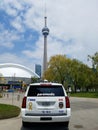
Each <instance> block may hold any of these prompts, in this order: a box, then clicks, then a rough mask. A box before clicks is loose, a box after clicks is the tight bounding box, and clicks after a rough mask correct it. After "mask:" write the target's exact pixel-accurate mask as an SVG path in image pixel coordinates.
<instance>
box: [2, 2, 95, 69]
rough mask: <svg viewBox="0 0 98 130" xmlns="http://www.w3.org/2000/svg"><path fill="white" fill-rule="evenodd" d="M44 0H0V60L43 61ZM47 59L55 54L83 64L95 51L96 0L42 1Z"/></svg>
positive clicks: (31, 63) (24, 62) (26, 63)
mask: <svg viewBox="0 0 98 130" xmlns="http://www.w3.org/2000/svg"><path fill="white" fill-rule="evenodd" d="M44 5H45V0H40V1H39V0H29V1H27V0H21V1H19V0H14V1H13V0H7V1H6V0H0V63H16V64H21V65H24V66H26V67H29V68H30V69H33V71H34V67H35V64H40V65H42V64H43V48H44V38H43V35H42V28H43V27H44V16H45V12H44V9H45V6H44ZM46 6H47V7H46V9H47V12H46V15H47V26H48V28H49V30H50V33H49V36H48V39H47V55H48V61H49V59H50V57H51V56H53V55H56V54H62V55H64V54H65V55H66V56H67V57H68V58H71V59H73V58H76V59H77V60H79V61H82V62H83V63H85V64H88V65H89V64H90V62H88V61H87V56H88V55H94V54H95V53H96V52H98V14H97V12H98V1H97V0H61V1H59V0H55V1H52V0H49V1H46Z"/></svg>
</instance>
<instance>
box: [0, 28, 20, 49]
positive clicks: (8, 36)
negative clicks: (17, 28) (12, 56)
mask: <svg viewBox="0 0 98 130" xmlns="http://www.w3.org/2000/svg"><path fill="white" fill-rule="evenodd" d="M17 39H18V36H17V34H15V33H14V32H13V31H12V32H11V31H8V30H5V29H3V30H2V31H1V32H0V46H4V47H6V48H9V49H12V48H13V47H14V43H13V41H15V40H17Z"/></svg>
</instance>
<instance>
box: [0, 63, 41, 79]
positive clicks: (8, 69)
mask: <svg viewBox="0 0 98 130" xmlns="http://www.w3.org/2000/svg"><path fill="white" fill-rule="evenodd" d="M0 75H2V76H3V77H25V78H31V77H37V78H39V76H38V75H37V74H36V73H34V72H33V71H32V70H30V69H29V68H27V67H25V66H23V65H20V64H13V63H5V64H0Z"/></svg>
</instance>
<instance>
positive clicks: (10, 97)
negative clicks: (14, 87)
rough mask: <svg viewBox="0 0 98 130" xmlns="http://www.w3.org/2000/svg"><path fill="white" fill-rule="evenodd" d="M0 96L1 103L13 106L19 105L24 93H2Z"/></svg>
mask: <svg viewBox="0 0 98 130" xmlns="http://www.w3.org/2000/svg"><path fill="white" fill-rule="evenodd" d="M2 96H3V97H2V98H0V103H2V104H11V105H15V106H19V107H21V104H22V99H23V97H24V93H22V92H21V93H19V92H17V93H8V92H6V93H3V94H2Z"/></svg>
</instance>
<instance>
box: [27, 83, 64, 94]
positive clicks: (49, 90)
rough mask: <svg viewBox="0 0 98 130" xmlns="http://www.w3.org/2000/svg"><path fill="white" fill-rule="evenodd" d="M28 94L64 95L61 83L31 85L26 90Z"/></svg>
mask: <svg viewBox="0 0 98 130" xmlns="http://www.w3.org/2000/svg"><path fill="white" fill-rule="evenodd" d="M28 96H64V91H63V88H62V86H61V85H58V86H57V85H54V86H53V85H50V86H42V85H41V86H40V85H35V86H34V85H31V86H30V88H29V91H28Z"/></svg>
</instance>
